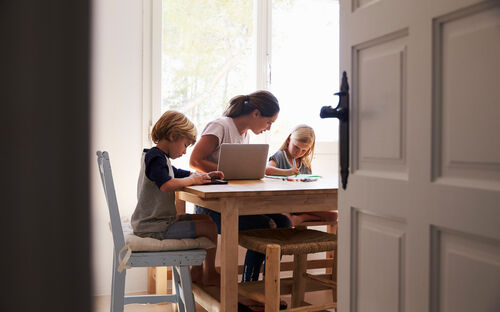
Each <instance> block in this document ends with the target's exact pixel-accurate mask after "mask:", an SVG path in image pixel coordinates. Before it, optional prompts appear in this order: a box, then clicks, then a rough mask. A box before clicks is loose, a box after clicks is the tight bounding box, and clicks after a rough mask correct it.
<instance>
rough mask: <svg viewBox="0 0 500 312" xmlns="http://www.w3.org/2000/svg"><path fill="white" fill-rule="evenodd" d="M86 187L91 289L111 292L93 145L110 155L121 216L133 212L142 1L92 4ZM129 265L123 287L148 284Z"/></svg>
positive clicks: (109, 252)
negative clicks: (87, 195)
mask: <svg viewBox="0 0 500 312" xmlns="http://www.w3.org/2000/svg"><path fill="white" fill-rule="evenodd" d="M92 10H93V12H92V51H91V53H92V66H91V69H92V73H91V75H92V76H91V77H92V80H91V81H92V85H91V87H92V93H91V102H92V105H91V142H90V154H91V155H90V191H91V206H92V209H91V213H92V216H91V226H92V229H91V232H92V266H93V269H92V272H93V275H92V277H93V291H92V293H93V295H109V294H110V289H111V269H112V260H113V258H112V257H113V255H112V253H113V242H112V237H111V231H110V230H109V227H108V221H109V215H108V210H107V206H106V202H105V198H104V192H103V189H102V185H101V181H100V178H99V173H98V171H97V165H96V156H95V151H96V150H98V149H102V150H107V151H108V152H109V154H110V158H111V166H112V170H113V175H114V181H115V187H116V192H117V197H118V205H119V208H120V211H121V214H122V217H129V218H130V215H131V214H132V212H133V210H134V208H135V203H136V183H137V176H138V173H139V163H140V155H141V151H142V1H136V0H105V1H102V0H94V1H93V8H92ZM146 282H147V277H146V270H145V269H132V270H129V271H127V283H126V289H125V291H126V292H136V291H144V290H146V288H147V283H146Z"/></svg>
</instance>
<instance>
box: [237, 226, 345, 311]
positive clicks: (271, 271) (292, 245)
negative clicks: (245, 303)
mask: <svg viewBox="0 0 500 312" xmlns="http://www.w3.org/2000/svg"><path fill="white" fill-rule="evenodd" d="M239 244H240V245H241V246H243V247H245V248H247V249H251V250H255V251H258V252H261V253H264V254H266V275H265V278H264V282H262V281H257V282H245V283H241V284H240V285H239V293H240V294H241V295H243V296H245V297H247V298H251V299H253V300H256V301H259V302H262V303H264V305H265V311H266V312H278V311H279V303H280V295H281V294H292V309H291V311H293V310H295V309H294V308H296V307H299V306H306V305H308V306H307V307H302V308H300V309H298V311H299V310H300V311H318V310H324V309H330V308H336V307H337V303H336V298H335V299H334V302H333V303H331V304H322V305H310V304H309V303H307V302H304V293H305V292H308V291H317V290H324V289H333V288H335V289H336V287H337V283H336V265H337V261H336V256H337V235H335V234H330V233H325V232H321V231H316V230H310V229H305V228H280V229H262V230H249V231H240V233H239ZM324 251H334V257H335V259H334V261H333V266H334V268H333V272H332V274H331V275H311V274H308V273H306V265H307V254H309V253H316V252H324ZM281 255H294V264H293V277H292V278H288V279H280V256H281ZM262 283H264V287H262V286H263V285H262Z"/></svg>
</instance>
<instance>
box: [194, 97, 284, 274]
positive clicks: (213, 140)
mask: <svg viewBox="0 0 500 312" xmlns="http://www.w3.org/2000/svg"><path fill="white" fill-rule="evenodd" d="M279 110H280V108H279V104H278V100H277V99H276V97H275V96H274V95H273V94H272V93H271V92H269V91H256V92H254V93H251V94H249V95H238V96H235V97H234V98H232V99H231V100H230V102H229V107H228V108H227V109H226V111H225V112H224V117H221V118H218V119H216V120H213V121H211V122H209V123H208V125H207V126H206V127H205V129H204V130H203V132H202V134H201V138H200V140H199V141H198V143H197V144H196V146H195V147H194V149H193V152H192V154H191V158H190V166H191V167H192V168H194V169H196V170H198V171H201V172H210V171H214V170H217V163H218V160H219V149H220V146H221V144H222V143H240V144H248V143H249V135H248V130H251V131H252V132H253V133H255V134H261V133H263V132H264V131H267V130H270V129H271V125H272V124H273V123H274V121H275V120H276V118H278V113H279ZM242 165H243V164H242ZM195 213H202V214H208V215H209V216H210V217H211V218H212V219H213V220H214V222H215V223H216V224H217V228H218V230H219V233H220V230H221V216H220V213H218V212H215V211H212V210H210V209H207V208H204V207H200V206H196V207H195ZM238 226H239V229H240V230H241V231H243V230H250V229H266V228H276V227H279V228H280V227H290V220H289V219H288V217H287V216H285V215H282V214H266V215H253V216H240V217H239V223H238ZM264 259H265V255H264V254H261V253H258V252H255V251H252V250H248V251H247V254H246V256H245V263H244V265H243V277H242V281H243V282H247V281H257V280H258V279H259V273H260V268H261V266H262V263H263V262H264Z"/></svg>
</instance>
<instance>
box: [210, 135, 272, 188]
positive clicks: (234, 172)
mask: <svg viewBox="0 0 500 312" xmlns="http://www.w3.org/2000/svg"><path fill="white" fill-rule="evenodd" d="M268 151H269V144H232V143H223V144H222V145H221V147H220V154H219V163H218V165H217V170H220V171H222V172H224V179H225V180H258V179H262V178H263V177H264V173H265V171H266V164H267V153H268Z"/></svg>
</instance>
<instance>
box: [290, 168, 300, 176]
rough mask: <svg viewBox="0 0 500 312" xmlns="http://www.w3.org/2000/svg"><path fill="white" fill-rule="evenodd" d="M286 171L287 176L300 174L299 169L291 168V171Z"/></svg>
mask: <svg viewBox="0 0 500 312" xmlns="http://www.w3.org/2000/svg"><path fill="white" fill-rule="evenodd" d="M288 171H289V174H288V175H296V174H299V173H300V171H299V169H298V168H295V167H294V168H292V169H290V170H288Z"/></svg>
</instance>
